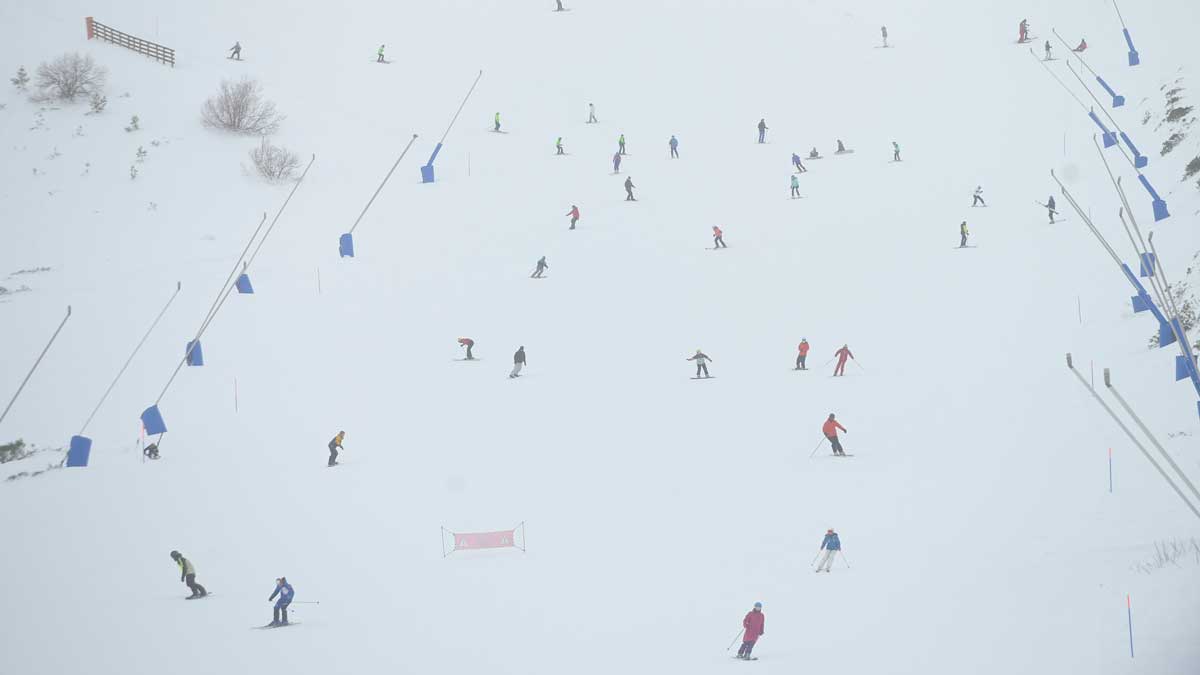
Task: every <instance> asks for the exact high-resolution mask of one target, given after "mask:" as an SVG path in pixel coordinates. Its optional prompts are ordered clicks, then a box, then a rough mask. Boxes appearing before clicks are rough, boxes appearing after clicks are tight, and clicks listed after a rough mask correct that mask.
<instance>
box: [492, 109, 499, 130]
mask: <svg viewBox="0 0 1200 675" xmlns="http://www.w3.org/2000/svg"><path fill="white" fill-rule="evenodd" d="M495 124H496V126H495V128H493V129H492V131H500V113H496V119H495Z"/></svg>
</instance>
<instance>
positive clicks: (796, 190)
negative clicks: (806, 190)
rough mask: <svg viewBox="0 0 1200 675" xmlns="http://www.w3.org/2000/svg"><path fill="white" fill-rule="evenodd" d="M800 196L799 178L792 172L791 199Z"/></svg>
mask: <svg viewBox="0 0 1200 675" xmlns="http://www.w3.org/2000/svg"><path fill="white" fill-rule="evenodd" d="M799 198H800V179H799V178H798V177H797V176H796V174H792V199H799Z"/></svg>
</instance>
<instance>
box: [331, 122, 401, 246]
mask: <svg viewBox="0 0 1200 675" xmlns="http://www.w3.org/2000/svg"><path fill="white" fill-rule="evenodd" d="M416 140H417V135H416V134H413V135H412V138H410V139H409V140H408V145H406V146H404V151H403V152H401V153H400V156H399V157H397V158H396V162H395V163H394V164H392V168H391V169H390V170H388V172H387V175H386V176H384V177H383V182H381V183H380V184H379V187H377V188H375V194H373V195H371V198H370V199H368V200H367V205H366V206H364V207H363V210H362V213H360V214H358V218H355V219H354V224H353V225H351V226H350V231H349V232H346V233H345V234H343V235H342V236H341V237H340V238H339V239H338V252H339V254H340V255H341V257H343V258H346V257H350V258H353V257H354V230H355V228H357V227H358V224H359V223H361V222H362V219H363V216H365V215H367V211H368V210H369V209H370V208H371V205H372V204H374V203H375V198H376V197H378V196H379V193H380V192H382V191H383V186H384V185H387V182H388V181H389V180H390V179H391V177H392V174H393V173H395V172H396V167H398V166H400V162H401V161H403V159H404V156H405V155H407V154H408V150H409V148H411V147H412V145H413V143H415V142H416Z"/></svg>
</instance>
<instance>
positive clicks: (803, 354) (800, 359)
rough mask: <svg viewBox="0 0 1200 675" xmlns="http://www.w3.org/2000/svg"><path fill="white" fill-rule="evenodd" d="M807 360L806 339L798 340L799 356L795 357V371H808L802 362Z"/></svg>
mask: <svg viewBox="0 0 1200 675" xmlns="http://www.w3.org/2000/svg"><path fill="white" fill-rule="evenodd" d="M807 358H808V338H801V339H800V354H799V355H798V356H796V370H808V367H807V366H805V365H804V360H805V359H807Z"/></svg>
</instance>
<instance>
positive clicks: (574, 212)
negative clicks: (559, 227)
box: [567, 204, 579, 230]
mask: <svg viewBox="0 0 1200 675" xmlns="http://www.w3.org/2000/svg"><path fill="white" fill-rule="evenodd" d="M567 215H568V216H571V228H570V229H572V230H573V229H575V223H577V222H578V221H579V207H578V206H575V205H574V204H572V205H571V210H570V211H567Z"/></svg>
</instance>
